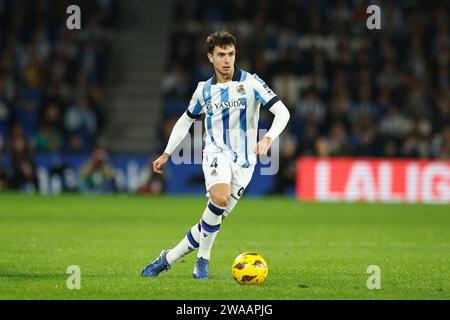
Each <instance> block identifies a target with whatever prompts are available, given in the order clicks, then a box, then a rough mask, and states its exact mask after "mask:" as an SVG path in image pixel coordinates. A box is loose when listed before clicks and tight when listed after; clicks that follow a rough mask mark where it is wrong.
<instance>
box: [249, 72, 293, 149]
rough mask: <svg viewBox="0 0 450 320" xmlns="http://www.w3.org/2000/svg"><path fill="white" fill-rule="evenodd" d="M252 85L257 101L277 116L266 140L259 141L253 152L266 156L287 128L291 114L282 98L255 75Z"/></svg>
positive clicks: (265, 136)
mask: <svg viewBox="0 0 450 320" xmlns="http://www.w3.org/2000/svg"><path fill="white" fill-rule="evenodd" d="M252 85H253V92H254V95H255V99H257V100H258V101H259V102H260V103H261V105H262V106H263V108H266V109H268V110H269V111H270V112H272V113H273V114H274V115H275V118H274V119H273V122H272V126H271V127H270V129H269V131H267V133H266V134H265V135H264V138H262V139H261V140H260V141H258V143H257V144H256V146H255V150H253V151H254V152H255V153H256V154H261V155H266V154H267V152H268V151H269V149H270V147H271V145H272V142H273V141H274V140H275V139H276V138H277V137H278V136H279V135H280V134H281V132H283V130H284V128H286V125H287V123H288V122H289V118H290V113H289V110H288V108H286V106H285V105H284V103H283V102H282V101H281V100H280V98H279V97H278V96H277V95H276V94H275V93H274V92H273V91H272V90H271V89H270V88H269V87H268V86H267V84H266V83H265V82H264V81H263V80H262V79H260V78H259V77H258V76H257V75H253V79H252Z"/></svg>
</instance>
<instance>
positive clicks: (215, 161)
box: [211, 157, 217, 168]
mask: <svg viewBox="0 0 450 320" xmlns="http://www.w3.org/2000/svg"><path fill="white" fill-rule="evenodd" d="M211 168H217V157H215V158H214V159H213V161H212V163H211Z"/></svg>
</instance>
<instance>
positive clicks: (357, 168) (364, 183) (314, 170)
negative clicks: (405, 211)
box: [296, 157, 450, 204]
mask: <svg viewBox="0 0 450 320" xmlns="http://www.w3.org/2000/svg"><path fill="white" fill-rule="evenodd" d="M296 179H297V182H296V194H297V198H299V199H302V200H318V201H378V202H409V203H415V202H422V203H444V204H449V203H450V161H429V160H415V159H401V160H398V159H386V158H383V159H380V158H316V157H302V158H299V159H298V160H297V177H296Z"/></svg>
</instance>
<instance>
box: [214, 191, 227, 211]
mask: <svg viewBox="0 0 450 320" xmlns="http://www.w3.org/2000/svg"><path fill="white" fill-rule="evenodd" d="M230 199H231V194H223V193H219V194H212V195H211V201H212V202H213V203H215V204H216V205H218V206H219V207H223V208H225V207H226V206H227V205H228V202H229V201H230Z"/></svg>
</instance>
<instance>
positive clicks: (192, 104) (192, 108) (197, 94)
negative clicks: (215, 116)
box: [186, 83, 204, 119]
mask: <svg viewBox="0 0 450 320" xmlns="http://www.w3.org/2000/svg"><path fill="white" fill-rule="evenodd" d="M201 93H202V92H201V84H200V83H199V84H198V85H197V88H196V89H195V91H194V94H193V95H192V98H191V101H189V106H188V108H187V110H186V114H187V115H188V116H189V117H190V118H192V119H198V118H200V117H201V116H202V113H203V112H204V111H203V105H202V102H201V101H202V99H201Z"/></svg>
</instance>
